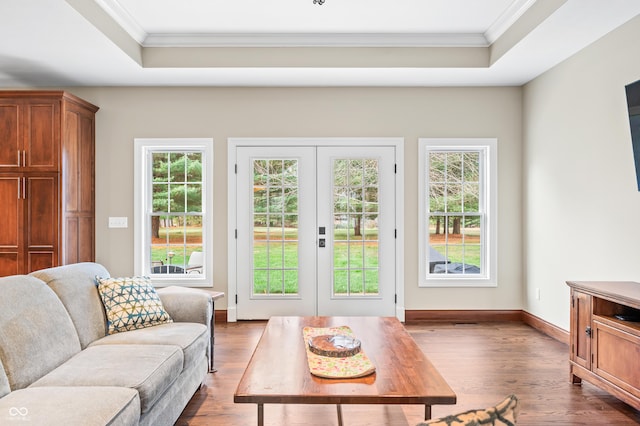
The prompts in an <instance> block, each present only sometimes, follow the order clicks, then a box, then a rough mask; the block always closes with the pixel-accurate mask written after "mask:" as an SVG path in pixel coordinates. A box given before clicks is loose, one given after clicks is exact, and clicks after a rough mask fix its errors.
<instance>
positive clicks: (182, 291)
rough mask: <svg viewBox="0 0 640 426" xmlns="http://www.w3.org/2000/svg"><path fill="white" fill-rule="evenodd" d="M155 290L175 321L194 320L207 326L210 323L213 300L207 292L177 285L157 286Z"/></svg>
mask: <svg viewBox="0 0 640 426" xmlns="http://www.w3.org/2000/svg"><path fill="white" fill-rule="evenodd" d="M156 292H157V293H158V296H160V300H162V304H163V305H164V309H165V310H166V311H167V313H168V314H169V315H170V316H171V318H172V319H173V320H174V321H175V322H195V323H199V324H204V325H206V326H207V327H209V326H210V325H211V318H212V316H213V301H212V300H211V295H210V294H208V293H207V292H205V291H202V290H198V289H194V288H187V287H177V286H171V287H164V288H159V289H157V290H156ZM209 331H210V332H211V330H209Z"/></svg>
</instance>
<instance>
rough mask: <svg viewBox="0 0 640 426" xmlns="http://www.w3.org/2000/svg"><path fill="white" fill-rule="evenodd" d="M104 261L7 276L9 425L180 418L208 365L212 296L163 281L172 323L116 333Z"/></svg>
mask: <svg viewBox="0 0 640 426" xmlns="http://www.w3.org/2000/svg"><path fill="white" fill-rule="evenodd" d="M96 276H101V277H108V276H109V273H108V272H107V270H106V269H105V268H104V267H103V266H101V265H99V264H96V263H80V264H74V265H67V266H61V267H56V268H51V269H46V270H42V271H37V272H34V273H32V274H31V275H27V276H22V275H21V276H12V277H4V278H0V424H22V423H20V422H18V423H9V422H11V421H17V420H24V421H27V422H28V423H29V424H33V425H36V424H37V425H82V426H87V425H138V424H139V425H154V426H158V425H172V424H174V423H175V421H176V420H177V418H178V417H179V416H180V413H181V412H182V411H183V409H184V407H185V406H186V404H187V403H188V401H189V399H190V398H191V397H192V395H193V394H194V392H195V391H196V390H197V389H198V388H199V386H200V384H201V383H202V381H203V380H204V378H205V376H206V374H207V370H208V365H209V364H208V356H209V353H210V351H209V345H210V344H211V338H210V336H211V334H210V333H211V330H210V324H211V316H212V314H213V304H212V302H211V298H210V297H209V296H208V295H207V294H205V293H200V292H195V291H186V290H185V291H184V292H181V291H179V290H176V289H172V290H170V291H163V290H162V289H159V290H158V291H157V294H158V295H159V296H160V299H161V301H162V305H163V306H164V309H165V310H166V311H167V313H168V314H169V315H170V316H171V318H172V319H173V322H172V323H166V324H160V325H154V326H152V327H147V328H141V329H137V330H132V331H125V332H120V333H116V334H111V335H107V334H106V330H107V319H106V316H105V311H104V305H103V304H102V300H101V298H100V295H99V293H98V290H97V287H96V281H95V277H96Z"/></svg>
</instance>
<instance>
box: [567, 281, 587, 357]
mask: <svg viewBox="0 0 640 426" xmlns="http://www.w3.org/2000/svg"><path fill="white" fill-rule="evenodd" d="M571 310H572V312H571V360H572V361H573V362H575V363H576V364H578V365H580V366H582V367H584V368H586V369H590V368H591V296H589V295H588V294H584V293H581V292H579V291H575V290H573V291H572V292H571Z"/></svg>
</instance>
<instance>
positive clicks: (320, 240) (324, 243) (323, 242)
mask: <svg viewBox="0 0 640 426" xmlns="http://www.w3.org/2000/svg"><path fill="white" fill-rule="evenodd" d="M326 245H327V242H326V240H325V239H324V238H320V239H319V240H318V247H326Z"/></svg>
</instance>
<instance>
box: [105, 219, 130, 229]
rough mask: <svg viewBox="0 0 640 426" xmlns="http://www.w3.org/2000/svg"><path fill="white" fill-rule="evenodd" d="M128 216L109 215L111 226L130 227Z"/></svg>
mask: <svg viewBox="0 0 640 426" xmlns="http://www.w3.org/2000/svg"><path fill="white" fill-rule="evenodd" d="M127 219H128V218H127V217H109V228H128V227H129V224H128V220H127Z"/></svg>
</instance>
